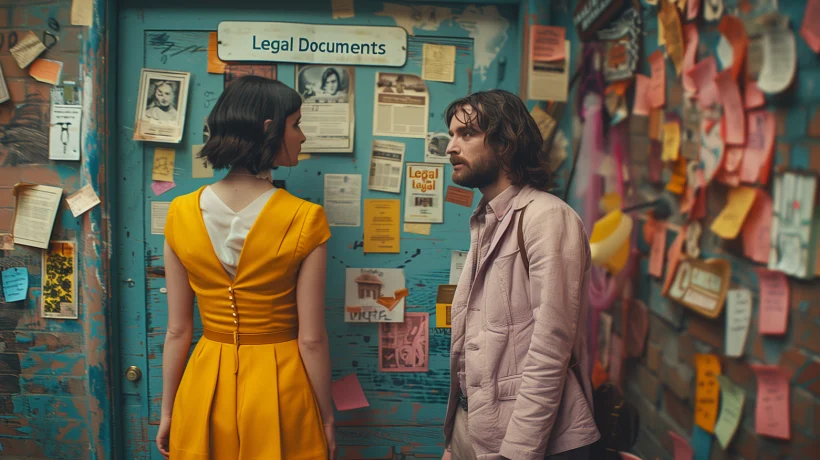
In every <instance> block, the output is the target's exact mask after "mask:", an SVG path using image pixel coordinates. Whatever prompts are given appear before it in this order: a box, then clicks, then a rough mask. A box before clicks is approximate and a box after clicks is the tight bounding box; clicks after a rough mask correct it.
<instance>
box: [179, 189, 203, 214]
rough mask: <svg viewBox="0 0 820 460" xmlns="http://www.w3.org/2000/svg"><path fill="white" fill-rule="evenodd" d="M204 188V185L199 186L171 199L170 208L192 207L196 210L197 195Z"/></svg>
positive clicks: (197, 206)
mask: <svg viewBox="0 0 820 460" xmlns="http://www.w3.org/2000/svg"><path fill="white" fill-rule="evenodd" d="M204 189H205V186H203V187H200V188H198V189H196V190H194V191H193V192H190V193H186V194H185V195H180V196H178V197H176V198H174V199H173V200H171V209H173V210H179V209H186V208H190V207H193V208H194V209H196V210H197V211H198V210H199V197H200V195H201V193H202V191H203V190H204Z"/></svg>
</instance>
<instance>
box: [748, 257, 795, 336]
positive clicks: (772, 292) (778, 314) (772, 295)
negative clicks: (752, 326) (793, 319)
mask: <svg viewBox="0 0 820 460" xmlns="http://www.w3.org/2000/svg"><path fill="white" fill-rule="evenodd" d="M755 271H756V272H757V280H758V282H759V283H758V284H759V286H760V307H759V310H760V320H759V321H758V329H759V330H760V331H759V332H760V333H761V334H769V335H783V334H785V333H786V323H787V322H788V320H789V282H788V280H786V275H784V274H783V273H781V272H776V271H772V270H766V269H765V268H758V269H756V270H755Z"/></svg>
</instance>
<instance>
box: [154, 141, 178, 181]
mask: <svg viewBox="0 0 820 460" xmlns="http://www.w3.org/2000/svg"><path fill="white" fill-rule="evenodd" d="M175 159H176V152H174V151H173V150H171V149H163V148H156V149H154V166H153V168H152V169H151V179H153V180H158V181H164V182H173V181H174V160H175Z"/></svg>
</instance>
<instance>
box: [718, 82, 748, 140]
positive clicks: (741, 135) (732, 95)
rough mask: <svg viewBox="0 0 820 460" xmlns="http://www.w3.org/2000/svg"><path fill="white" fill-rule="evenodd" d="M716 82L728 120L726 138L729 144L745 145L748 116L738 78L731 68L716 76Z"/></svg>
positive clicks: (724, 116) (724, 115)
mask: <svg viewBox="0 0 820 460" xmlns="http://www.w3.org/2000/svg"><path fill="white" fill-rule="evenodd" d="M715 84H716V85H717V88H718V92H719V93H720V100H721V103H722V104H723V120H725V122H726V136H725V139H724V140H725V141H726V143H727V144H735V145H743V144H745V143H746V117H745V116H744V112H743V100H742V99H741V98H740V89H739V88H738V87H737V80H735V79H734V77H733V76H732V73H731V71H730V70H724V71H723V72H721V73H719V74H718V76H717V78H715Z"/></svg>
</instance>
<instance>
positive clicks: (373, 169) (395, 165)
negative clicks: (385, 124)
mask: <svg viewBox="0 0 820 460" xmlns="http://www.w3.org/2000/svg"><path fill="white" fill-rule="evenodd" d="M404 149H405V144H404V142H392V141H383V140H373V148H372V150H371V151H370V175H369V177H370V180H369V181H368V184H367V188H368V189H369V190H378V191H380V192H389V193H401V178H402V176H403V168H404Z"/></svg>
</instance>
